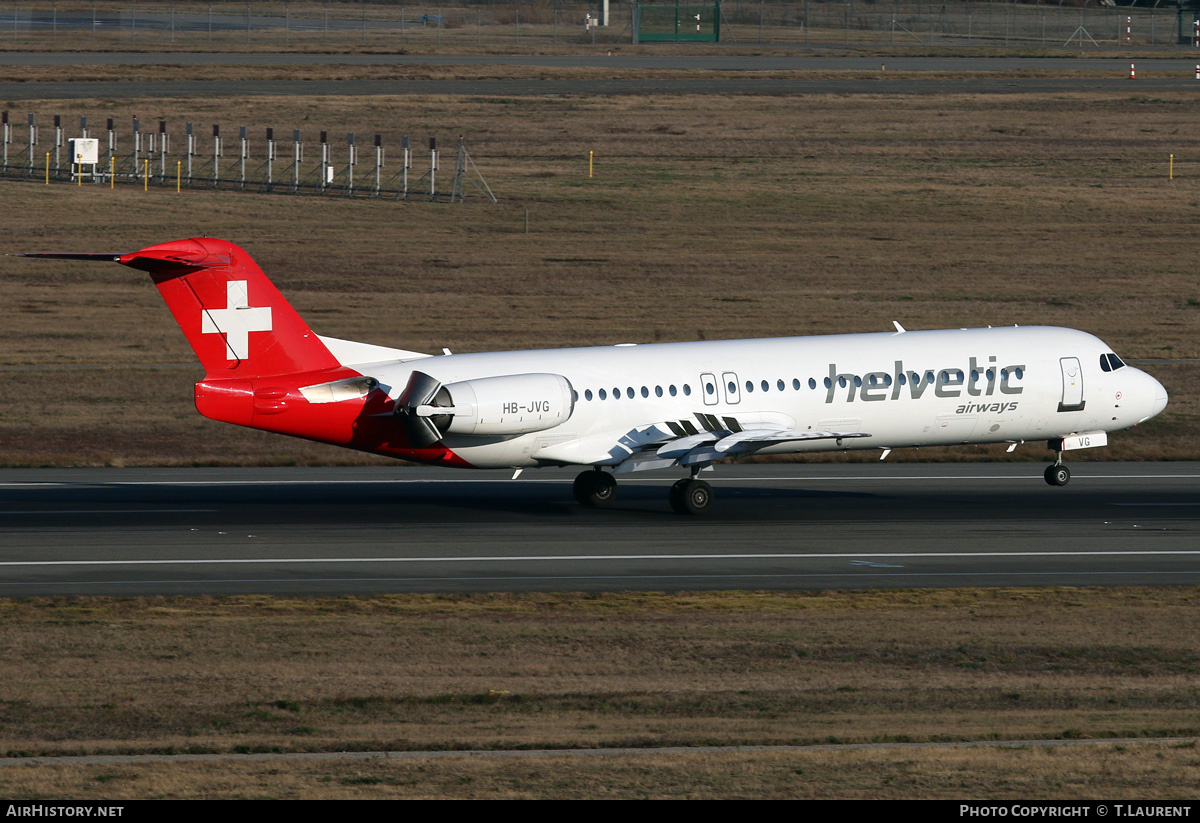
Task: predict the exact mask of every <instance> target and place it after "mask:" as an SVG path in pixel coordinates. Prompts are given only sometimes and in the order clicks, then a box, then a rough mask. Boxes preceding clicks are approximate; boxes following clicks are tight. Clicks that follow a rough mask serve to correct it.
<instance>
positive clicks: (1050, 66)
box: [0, 52, 1200, 102]
mask: <svg viewBox="0 0 1200 823" xmlns="http://www.w3.org/2000/svg"><path fill="white" fill-rule="evenodd" d="M319 64H321V65H330V64H332V65H411V66H424V67H429V66H450V65H456V66H528V67H535V68H539V67H540V68H546V69H548V70H549V69H559V68H588V67H591V68H602V69H631V70H639V69H640V70H698V71H704V72H706V74H705V75H704V76H702V77H691V78H689V77H654V76H650V75H647V76H646V77H644V78H636V77H634V78H630V77H621V78H606V77H595V78H588V79H587V80H580V79H571V78H567V79H563V78H553V77H546V78H510V79H436V80H363V79H356V80H275V81H270V82H261V81H236V80H155V79H153V72H152V71H151V72H149V73H148V76H142V77H141V78H140V79H138V80H136V81H135V80H130V81H99V80H98V81H89V80H87V79H86V67H87V66H95V65H134V66H144V67H149V68H152V67H153V66H156V65H197V66H200V65H203V66H231V65H257V66H269V65H319ZM0 66H13V67H21V66H61V67H63V74H64V78H65V77H68V76H69V77H70V78H71V79H69V80H68V79H63V80H56V81H46V82H11V81H8V82H0V99H3V100H7V101H10V102H15V101H18V100H59V99H77V98H88V97H103V98H127V97H231V96H236V97H248V96H255V95H288V96H291V95H314V96H321V95H337V96H361V95H380V94H417V95H475V96H536V95H556V96H580V95H591V94H630V95H652V94H747V95H805V94H882V95H937V94H1013V93H1033V92H1036V93H1043V94H1044V93H1078V92H1098V91H1102V92H1114V91H1121V92H1136V93H1143V92H1151V91H1153V92H1160V91H1193V90H1194V91H1200V82H1198V81H1196V79H1195V67H1196V63H1195V62H1194V61H1191V60H1187V59H1183V60H1180V59H1156V60H1147V61H1143V62H1142V67H1141V68H1140V69H1139V75H1138V79H1137V80H1130V79H1129V61H1128V60H1126V59H1124V58H1101V57H1077V58H1065V57H1063V58H1058V57H1049V58H1021V57H1015V58H989V57H978V58H976V57H889V58H882V59H881V58H876V57H829V56H817V55H803V54H798V55H795V56H782V57H780V56H763V57H756V56H752V55H710V56H703V55H701V56H694V55H686V54H681V55H675V56H641V55H622V54H615V55H612V56H611V57H610V56H608V55H599V54H598V55H594V56H557V55H469V56H463V55H453V56H448V55H401V54H372V55H331V54H228V53H204V54H155V53H149V52H147V53H140V52H129V53H119V52H114V53H32V52H10V53H0ZM81 69H83V70H81ZM781 71H787V72H792V73H793V74H790V75H789V76H776V77H764V76H761V75H762V74H763V73H764V72H766V73H769V72H781ZM829 71H856V72H863V71H871V72H877V74H876V76H874V77H870V78H862V77H857V78H847V77H836V76H828V75H826V76H823V77H805V76H803V72H814V73H820V72H829ZM889 71H890V72H891V73H892V75H894V74H895V73H896V72H905V73H906V74H908V76H905V77H895V76H890V75H889V74H888V72H889ZM1013 71H1022V72H1030V73H1037V74H1042V75H1048V76H1038V77H1014V76H1011V75H1010V76H998V75H997V74H995V73H997V72H1013ZM1079 71H1085V72H1098V73H1103V74H1104V75H1107V76H1088V77H1068V76H1063V75H1065V74H1066V73H1069V72H1079ZM713 72H715V73H716V74H711V73H713ZM795 72H800V74H796V73H795ZM950 72H957V73H963V72H972V73H975V72H977V73H980V74H979V75H978V76H966V77H946V76H940V75H943V74H945V73H950ZM923 73H924V74H929V75H930V76H929V77H921V76H920V75H921V74H923ZM989 73H991V74H989ZM1055 75H1058V76H1055Z"/></svg>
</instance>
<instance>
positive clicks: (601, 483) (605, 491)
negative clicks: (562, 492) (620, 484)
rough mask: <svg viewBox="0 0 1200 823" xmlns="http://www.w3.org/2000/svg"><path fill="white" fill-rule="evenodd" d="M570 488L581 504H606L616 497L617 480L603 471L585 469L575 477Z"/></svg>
mask: <svg viewBox="0 0 1200 823" xmlns="http://www.w3.org/2000/svg"><path fill="white" fill-rule="evenodd" d="M571 490H572V491H573V492H574V493H575V499H576V500H578V501H579V503H580V505H582V506H607V505H608V504H609V503H611V502H613V500H616V498H617V481H616V480H615V479H613V476H612V475H611V474H608V473H607V472H603V471H586V472H583V473H582V474H580V475H579V476H578V477H576V478H575V485H574V486H572V488H571Z"/></svg>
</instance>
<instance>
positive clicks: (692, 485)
mask: <svg viewBox="0 0 1200 823" xmlns="http://www.w3.org/2000/svg"><path fill="white" fill-rule="evenodd" d="M669 499H670V501H671V508H672V509H673V510H675V511H676V512H678V513H679V514H703V513H704V512H705V511H707V510H708V504H709V503H711V502H712V499H713V490H712V486H710V485H708V484H707V483H705V482H704V481H703V480H693V479H691V478H686V479H684V480H679V481H677V482H676V483H675V485H673V486H671V493H670V496H669Z"/></svg>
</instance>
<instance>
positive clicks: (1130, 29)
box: [0, 0, 1200, 52]
mask: <svg viewBox="0 0 1200 823" xmlns="http://www.w3.org/2000/svg"><path fill="white" fill-rule="evenodd" d="M661 2H662V0H657V2H656V3H649V4H646V5H653V4H657V5H661ZM1111 2H1113V0H1100V2H1097V0H1082V2H1081V0H1059V2H1057V3H1056V2H1054V0H1049V2H1041V0H1037V2H970V0H948V2H913V0H904V1H903V2H901V1H900V0H895V1H894V2H886V1H885V0H880V2H869V1H868V0H849V2H835V1H834V0H724V2H723V3H722V4H721V25H720V28H721V41H722V42H726V43H729V42H734V43H742V44H767V45H770V44H775V45H798V46H814V47H815V46H846V47H875V48H879V47H888V48H893V47H894V48H897V49H904V48H912V49H928V48H938V47H955V48H960V47H969V46H979V47H996V48H1004V47H1007V48H1028V47H1046V48H1054V47H1063V48H1067V47H1069V48H1078V47H1080V46H1082V47H1084V48H1086V49H1100V50H1103V49H1112V48H1117V47H1122V46H1127V45H1136V46H1141V47H1145V46H1156V47H1172V46H1173V47H1177V48H1181V49H1183V48H1192V47H1193V43H1192V39H1191V27H1192V18H1193V16H1194V15H1195V16H1200V11H1197V12H1193V11H1191V10H1187V9H1179V10H1177V9H1176V8H1174V7H1169V8H1168V7H1166V6H1163V5H1162V4H1163V2H1164V0H1150V2H1147V7H1142V6H1132V7H1131V6H1124V5H1123V6H1113V5H1104V4H1102V3H1111ZM598 8H599V5H598V3H596V2H556V0H490V1H489V0H476V2H458V3H456V2H454V0H448V1H447V2H446V3H444V4H441V5H432V4H430V5H423V4H418V3H412V2H403V1H402V0H374V1H373V2H331V3H315V2H294V3H293V2H268V1H266V0H257V2H253V3H246V2H221V0H212V2H207V3H205V2H178V3H171V2H148V3H147V2H108V1H107V0H98V1H97V2H91V3H89V2H70V0H60V1H59V2H38V1H37V0H35V2H28V1H27V0H22V2H14V0H0V49H15V50H19V49H33V48H37V49H47V48H49V49H55V48H59V49H113V50H119V49H141V48H154V49H166V50H169V49H172V48H174V49H179V50H187V51H197V50H208V49H230V48H234V47H238V48H242V47H249V48H265V49H275V48H283V49H299V50H303V49H314V50H316V49H328V48H336V49H342V50H356V49H358V50H364V51H391V52H399V51H405V50H408V49H427V48H429V49H436V48H437V47H446V48H447V49H461V48H468V47H482V48H501V47H502V48H520V49H522V50H524V49H526V48H528V49H534V48H544V47H549V46H554V45H563V46H566V45H577V44H595V45H598V46H611V45H614V44H619V43H630V42H631V41H632V40H633V29H632V21H633V4H632V3H628V2H619V1H618V0H611V2H610V4H609V10H610V11H609V14H610V16H609V20H608V25H587V20H588V18H589V17H591V19H592V21H593V22H595V21H596V20H597V18H598ZM684 48H686V47H684Z"/></svg>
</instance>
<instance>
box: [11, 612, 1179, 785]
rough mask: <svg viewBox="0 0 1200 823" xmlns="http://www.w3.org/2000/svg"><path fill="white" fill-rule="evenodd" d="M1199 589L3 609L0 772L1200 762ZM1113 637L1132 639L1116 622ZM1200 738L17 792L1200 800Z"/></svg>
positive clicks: (182, 779)
mask: <svg viewBox="0 0 1200 823" xmlns="http://www.w3.org/2000/svg"><path fill="white" fill-rule="evenodd" d="M1198 594H1200V593H1198V592H1197V591H1196V590H1194V589H1163V590H1145V589H1108V590H1071V589H1039V590H1008V591H994V590H993V591H975V592H955V591H940V592H854V593H826V594H787V593H783V594H752V593H751V594H739V593H725V594H720V593H716V594H695V595H688V594H682V595H658V594H637V595H619V594H612V595H592V596H586V597H580V596H575V595H525V596H508V595H478V596H462V597H448V596H440V597H435V596H408V595H397V596H380V597H375V598H347V599H313V600H304V601H291V602H287V601H279V600H274V599H271V598H251V597H242V598H219V599H158V600H131V601H111V600H89V599H86V598H85V599H76V600H57V601H49V600H47V601H23V602H11V601H10V602H7V603H0V617H2V618H3V620H2V621H0V643H2V646H3V650H4V656H5V674H4V679H3V695H2V700H3V703H2V704H0V711H2V715H0V718H2V719H0V754H2V755H7V756H33V755H69V754H137V753H175V754H180V753H221V752H247V753H249V752H338V751H383V750H390V751H406V750H408V751H419V750H435V751H455V750H481V749H482V750H489V749H492V750H535V749H601V748H604V747H635V748H646V749H654V748H661V747H671V746H677V747H693V748H695V747H706V746H736V745H796V744H820V743H838V744H853V743H905V742H911V743H922V742H939V741H940V742H954V741H973V740H984V741H1021V740H1029V741H1036V740H1062V739H1069V740H1079V741H1086V740H1088V739H1094V738H1135V739H1136V738H1181V737H1182V738H1189V737H1190V738H1195V737H1196V736H1198V735H1200V724H1198V723H1197V717H1198V715H1197V699H1198V695H1197V689H1196V681H1197V675H1198V674H1200V672H1198V670H1197V667H1198V665H1200V660H1198V658H1197V655H1196V651H1195V648H1194V643H1193V642H1192V638H1194V637H1195V636H1196V632H1197V630H1200V625H1198V623H1197V616H1196V615H1197V609H1196V607H1197V597H1198ZM1114 615H1120V619H1119V620H1118V619H1115V618H1114ZM1197 765H1200V760H1198V757H1197V743H1196V742H1194V740H1176V741H1173V742H1172V741H1162V740H1158V741H1152V740H1146V741H1145V742H1136V743H1128V742H1120V743H1112V742H1109V743H1099V742H1097V743H1093V744H1091V745H1087V746H1080V747H1071V748H1056V749H1054V750H1043V749H1041V748H1038V747H1036V746H1032V745H1028V744H1020V743H1014V744H1012V745H1008V746H998V747H995V748H985V749H960V748H953V747H943V748H926V749H912V748H898V749H889V750H868V751H859V750H849V749H845V748H843V750H841V751H832V752H831V751H825V750H812V751H790V750H788V751H774V752H747V751H703V750H697V751H695V752H693V753H658V754H655V753H654V752H652V751H647V752H646V753H644V754H636V755H628V754H622V755H620V756H608V757H591V758H580V757H569V756H559V757H555V758H553V759H549V760H548V759H546V758H544V757H535V756H532V755H530V756H525V757H518V758H516V759H509V758H505V759H502V760H494V759H481V758H470V759H450V760H446V759H438V760H432V759H417V760H396V759H392V760H377V761H370V762H362V761H359V762H349V761H295V760H291V761H288V760H278V761H269V762H265V763H262V762H260V763H253V762H244V763H236V762H231V761H229V760H222V761H215V762H207V763H205V762H199V763H194V762H193V763H179V762H176V763H162V762H132V763H130V762H125V763H118V764H111V763H103V762H98V763H94V764H79V763H67V762H64V763H62V764H60V765H48V766H45V765H40V764H39V765H33V764H31V765H29V766H21V765H7V766H3V767H0V785H3V787H4V793H5V795H6V796H8V797H10V798H11V797H58V798H62V797H76V798H86V797H92V798H127V797H150V796H161V797H229V796H239V797H246V796H250V797H258V796H264V797H267V796H269V797H292V798H296V797H794V798H805V797H807V798H812V797H825V798H831V797H875V798H885V797H897V798H898V797H943V798H947V797H963V798H972V797H973V798H976V799H978V798H981V797H987V798H993V799H999V798H1005V797H1011V798H1034V797H1054V798H1078V797H1116V796H1121V797H1125V798H1135V797H1136V798H1139V799H1150V798H1195V797H1196V796H1197V789H1196V782H1195V780H1194V779H1191V778H1190V777H1189V776H1188V775H1194V773H1195V769H1196V767H1197Z"/></svg>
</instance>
